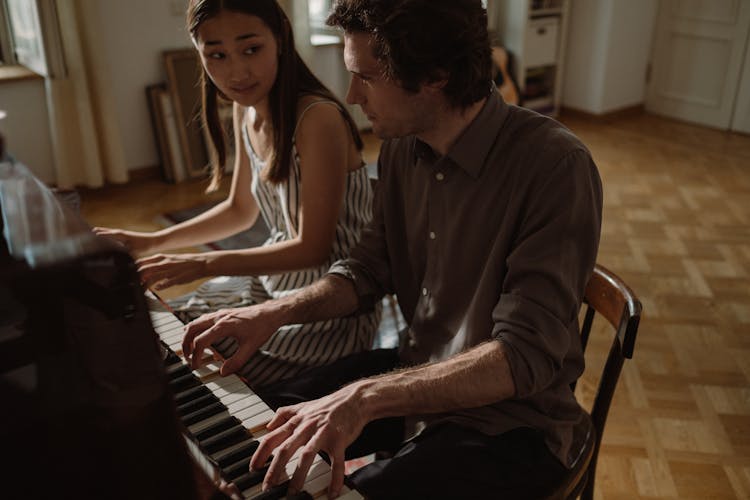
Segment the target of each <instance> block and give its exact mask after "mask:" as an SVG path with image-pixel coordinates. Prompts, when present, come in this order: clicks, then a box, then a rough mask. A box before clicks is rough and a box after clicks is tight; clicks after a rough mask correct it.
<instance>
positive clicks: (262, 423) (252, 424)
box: [242, 408, 274, 433]
mask: <svg viewBox="0 0 750 500" xmlns="http://www.w3.org/2000/svg"><path fill="white" fill-rule="evenodd" d="M273 416H274V412H273V410H271V409H270V408H269V409H268V410H266V411H264V412H263V413H261V414H259V415H255V416H254V417H250V418H248V419H245V420H243V421H242V425H244V426H245V428H247V429H250V431H251V432H253V433H255V431H256V429H258V428H265V427H266V424H268V422H270V421H271V419H272V418H273Z"/></svg>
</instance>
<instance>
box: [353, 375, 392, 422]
mask: <svg viewBox="0 0 750 500" xmlns="http://www.w3.org/2000/svg"><path fill="white" fill-rule="evenodd" d="M350 387H351V388H352V390H353V393H354V395H355V398H356V400H357V404H358V406H359V408H360V411H361V413H362V415H363V416H364V418H365V419H366V420H367V421H368V422H371V421H373V420H377V419H379V418H385V417H389V416H394V415H395V414H392V411H393V408H391V406H393V405H392V404H391V405H389V404H387V403H393V401H388V398H387V397H385V395H384V394H383V393H382V390H383V388H384V387H385V386H384V385H383V384H381V383H380V381H379V380H378V378H366V379H362V380H358V381H356V382H354V383H352V384H351V386H350Z"/></svg>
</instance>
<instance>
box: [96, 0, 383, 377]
mask: <svg viewBox="0 0 750 500" xmlns="http://www.w3.org/2000/svg"><path fill="white" fill-rule="evenodd" d="M188 28H189V31H190V34H191V36H192V39H193V43H194V44H195V46H196V48H197V50H198V53H199V54H200V59H201V62H202V65H203V75H202V85H203V119H204V123H205V125H206V126H207V128H208V130H209V132H210V136H211V140H212V142H213V146H214V149H215V151H214V153H215V154H214V155H213V156H214V157H215V161H214V163H213V177H212V183H211V187H212V188H215V187H216V186H217V185H218V183H219V181H220V178H221V166H222V165H223V164H224V161H225V158H226V152H225V144H224V140H223V131H222V129H221V125H220V121H219V117H218V111H217V107H218V99H219V98H225V99H229V100H231V101H233V112H234V139H235V141H234V142H235V145H236V146H235V147H236V160H235V166H234V173H233V178H232V185H231V190H230V194H229V196H228V198H227V199H226V200H225V201H224V202H222V203H221V204H219V205H217V206H216V207H214V208H212V209H211V210H208V211H207V212H205V213H203V214H201V215H199V216H197V217H195V218H193V219H191V220H188V221H186V222H183V223H181V224H178V225H176V226H172V227H170V228H167V229H164V230H162V231H158V232H156V233H135V232H130V231H121V230H114V229H104V228H97V229H96V232H97V233H98V234H101V235H104V236H109V237H112V238H115V239H117V240H118V241H120V242H122V243H123V244H125V245H126V246H127V247H128V248H129V249H130V250H131V251H132V252H134V253H137V254H142V253H151V252H155V251H163V250H166V249H173V248H178V247H185V246H192V245H197V244H201V243H206V242H210V241H216V240H219V239H221V238H224V237H227V236H229V235H231V234H235V233H237V232H239V231H242V230H245V229H247V228H249V227H250V226H252V225H253V223H254V222H255V220H256V218H257V216H258V214H259V213H260V214H261V215H262V216H263V219H264V221H265V223H266V225H267V226H268V227H269V229H270V233H271V234H270V237H269V238H268V240H267V241H266V242H265V243H264V244H263V245H262V246H260V247H256V248H249V249H243V250H232V251H216V252H206V253H198V254H173V255H165V254H157V255H154V256H151V257H147V258H143V259H141V260H139V261H138V265H139V270H140V273H141V276H142V279H143V281H144V283H145V284H146V285H147V286H153V287H154V288H156V289H160V288H165V287H168V286H172V285H176V284H180V283H188V282H191V281H193V280H195V279H198V278H202V277H207V276H222V277H225V276H234V277H235V278H217V279H215V280H212V281H209V282H208V283H206V284H204V285H203V286H201V287H200V288H199V289H198V290H197V291H196V294H195V295H194V296H191V297H189V298H184V299H177V300H175V301H174V303H173V306H174V308H175V310H177V311H178V312H179V313H181V315H182V316H183V318H185V317H187V319H190V320H192V319H194V318H196V317H197V316H199V315H200V314H202V313H205V312H210V311H213V310H216V309H219V308H225V307H241V306H245V305H249V304H252V303H257V302H262V301H265V300H268V299H271V298H277V297H280V296H283V295H286V294H288V293H290V292H292V291H294V290H296V289H298V288H301V287H303V286H306V285H308V284H310V283H312V282H314V281H315V280H317V279H318V278H319V277H320V276H322V275H323V274H324V273H325V272H326V270H327V269H328V267H329V266H330V265H331V264H332V263H333V262H334V261H336V260H338V259H340V258H343V257H346V256H347V255H348V252H349V249H350V248H351V247H352V246H353V245H354V244H355V243H356V241H358V239H359V233H360V231H361V230H362V228H363V227H364V226H365V224H366V223H367V222H369V220H370V202H371V198H372V192H371V188H370V183H369V180H368V178H367V173H366V170H365V169H364V168H362V167H363V165H364V164H363V161H362V157H361V149H362V140H361V138H360V136H359V134H358V132H357V129H356V126H355V125H354V122H353V121H352V119H351V117H350V116H349V115H348V113H347V112H346V110H345V109H344V108H343V106H342V105H341V103H340V102H339V101H338V100H337V99H336V98H335V97H334V96H333V95H332V94H331V92H330V91H329V90H327V89H326V88H325V87H324V85H323V84H322V83H321V82H320V81H319V80H318V79H317V78H316V77H315V76H314V75H313V74H312V73H311V72H310V70H309V69H308V68H307V66H306V65H305V63H304V62H303V61H302V59H301V58H300V56H299V54H298V53H297V51H296V50H295V48H294V39H293V36H292V31H291V26H290V23H289V20H288V18H287V17H286V15H285V14H284V12H283V11H282V10H281V8H280V7H279V6H278V4H277V3H276V2H275V1H274V0H253V1H247V0H223V1H222V0H192V1H191V2H190V6H189V8H188ZM303 179H304V180H303ZM248 191H251V192H252V196H249V195H248ZM378 319H379V312H378V311H376V312H373V313H372V314H369V315H365V316H359V317H353V318H347V319H343V320H341V321H337V322H325V323H320V324H319V323H314V324H307V325H293V326H290V327H284V328H282V329H280V330H278V331H277V332H276V333H275V334H273V335H272V336H271V338H270V339H268V341H267V342H265V344H264V345H263V346H262V347H261V349H260V350H259V351H258V352H256V353H255V354H253V355H252V356H251V357H250V359H249V361H248V362H247V363H246V364H245V365H244V367H243V368H242V369H241V370H240V374H241V375H243V376H245V377H246V378H247V379H248V381H249V382H250V383H251V384H252V385H253V386H254V387H262V386H264V385H267V384H269V383H272V382H275V381H277V380H280V379H283V378H288V377H290V376H293V375H295V374H296V373H299V372H300V371H301V370H303V369H305V368H308V367H312V366H320V365H323V364H327V363H329V362H331V361H334V360H335V359H338V358H340V357H342V356H345V355H348V354H350V353H353V352H356V351H359V350H364V349H366V348H368V347H369V346H370V344H371V342H372V336H373V332H374V331H375V329H376V328H377V324H378ZM214 348H215V349H216V350H217V351H219V353H220V354H222V355H223V356H225V357H226V356H229V355H231V354H233V353H234V352H235V350H236V348H237V347H236V341H235V340H234V339H231V338H230V339H226V340H224V341H222V342H221V343H219V344H216V345H215V346H214Z"/></svg>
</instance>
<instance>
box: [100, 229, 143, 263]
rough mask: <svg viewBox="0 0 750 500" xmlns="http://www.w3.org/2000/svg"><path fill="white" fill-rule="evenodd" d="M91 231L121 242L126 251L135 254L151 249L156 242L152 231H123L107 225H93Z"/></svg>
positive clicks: (141, 253)
mask: <svg viewBox="0 0 750 500" xmlns="http://www.w3.org/2000/svg"><path fill="white" fill-rule="evenodd" d="M92 231H94V234H96V235H97V236H103V237H105V238H109V239H110V240H113V241H115V242H117V243H119V244H121V245H122V246H124V247H125V248H126V249H127V250H128V252H130V253H131V254H132V255H136V256H137V255H143V254H146V253H148V252H150V251H152V249H153V248H154V246H155V245H156V244H157V241H156V237H155V236H154V235H153V234H152V233H140V232H136V231H124V230H122V229H111V228H108V227H95V228H94V229H93V230H92Z"/></svg>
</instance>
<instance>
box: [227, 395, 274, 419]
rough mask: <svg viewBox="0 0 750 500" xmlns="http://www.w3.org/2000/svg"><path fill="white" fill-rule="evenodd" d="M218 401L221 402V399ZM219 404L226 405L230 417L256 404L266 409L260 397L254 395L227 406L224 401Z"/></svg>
mask: <svg viewBox="0 0 750 500" xmlns="http://www.w3.org/2000/svg"><path fill="white" fill-rule="evenodd" d="M219 401H221V399H220V400H219ZM221 402H222V403H224V405H226V407H227V410H228V411H229V413H231V414H232V415H236V414H237V413H238V412H240V411H242V410H244V409H245V408H249V407H251V406H254V405H257V404H262V405H264V406H265V407H266V408H267V407H268V406H267V405H266V404H265V403H264V402H263V400H262V399H260V396H258V395H257V394H254V395H252V396H247V397H245V398H242V399H239V400H237V401H234V402H233V403H229V404H227V403H226V402H224V401H221Z"/></svg>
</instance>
